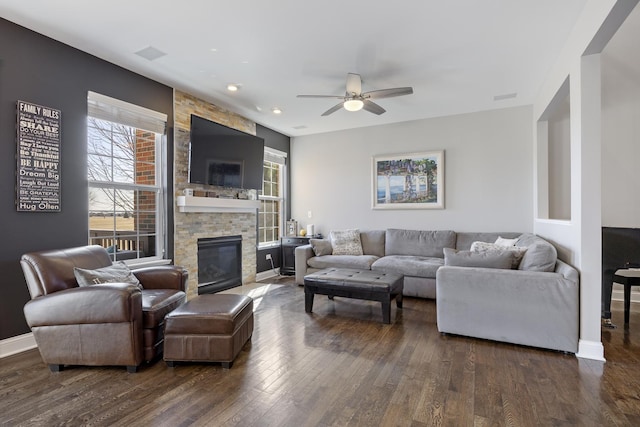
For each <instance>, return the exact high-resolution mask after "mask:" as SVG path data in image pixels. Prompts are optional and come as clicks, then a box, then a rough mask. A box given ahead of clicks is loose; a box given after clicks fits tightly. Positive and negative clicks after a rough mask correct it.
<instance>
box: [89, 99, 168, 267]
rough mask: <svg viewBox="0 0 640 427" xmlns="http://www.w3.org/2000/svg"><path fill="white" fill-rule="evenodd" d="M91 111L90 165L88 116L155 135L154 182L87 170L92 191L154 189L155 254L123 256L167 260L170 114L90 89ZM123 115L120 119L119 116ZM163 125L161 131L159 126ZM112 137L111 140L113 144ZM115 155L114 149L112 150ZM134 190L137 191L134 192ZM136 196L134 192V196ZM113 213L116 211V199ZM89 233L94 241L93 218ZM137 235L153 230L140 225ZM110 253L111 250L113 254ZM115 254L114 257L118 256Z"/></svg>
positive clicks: (137, 261)
mask: <svg viewBox="0 0 640 427" xmlns="http://www.w3.org/2000/svg"><path fill="white" fill-rule="evenodd" d="M87 98H88V106H89V108H88V114H87V168H88V167H89V154H90V152H89V149H90V146H89V128H90V127H91V124H90V121H89V118H95V119H98V120H102V121H106V122H110V123H115V124H117V125H124V126H129V127H131V128H133V129H135V130H136V131H138V130H141V131H144V132H150V133H153V134H154V135H155V142H154V149H155V150H154V154H155V158H154V168H155V171H154V172H155V174H154V182H155V184H153V185H150V184H139V183H135V182H133V183H126V182H119V181H102V180H91V179H89V176H88V171H87V189H88V190H89V191H90V190H91V189H92V188H96V189H107V190H125V191H133V192H135V191H140V192H153V193H155V230H154V232H153V233H155V234H154V235H155V254H156V255H153V256H145V257H140V258H133V259H126V260H122V261H124V262H125V263H126V264H129V265H135V264H147V263H153V262H156V261H160V260H164V259H165V257H166V254H167V237H168V236H167V217H168V212H167V209H168V197H167V173H166V165H167V159H166V156H167V135H166V120H167V116H166V114H163V113H158V112H155V111H152V110H148V109H146V108H143V107H139V106H136V105H133V104H129V103H126V102H124V101H120V100H117V99H114V98H109V97H106V96H104V95H100V94H96V93H94V92H89V94H88V97H87ZM120 118H121V119H120ZM161 129H162V132H159V130H161ZM112 141H113V139H111V140H110V142H111V144H113V142H112ZM111 157H112V158H114V156H113V151H112V152H111ZM136 164H137V162H136V159H135V158H134V165H136ZM134 194H135V193H134ZM134 197H135V196H134ZM89 203H90V201H89V200H88V203H87V216H89V215H90V213H91V210H90V205H89ZM113 205H114V213H115V202H114V203H113ZM139 213H140V212H139V211H136V219H137V220H139ZM87 225H88V227H87V228H88V230H87V235H88V241H89V242H90V244H91V242H92V239H95V237H92V236H91V227H90V218H89V223H88V224H87ZM131 234H132V235H135V236H136V240H139V238H140V234H150V232H145V233H140V229H139V225H138V224H136V227H135V229H134V230H132V232H131ZM112 237H113V238H114V239H117V237H118V233H117V229H116V227H115V223H114V226H113V230H112ZM110 255H111V254H110ZM115 259H116V258H115V255H114V260H115Z"/></svg>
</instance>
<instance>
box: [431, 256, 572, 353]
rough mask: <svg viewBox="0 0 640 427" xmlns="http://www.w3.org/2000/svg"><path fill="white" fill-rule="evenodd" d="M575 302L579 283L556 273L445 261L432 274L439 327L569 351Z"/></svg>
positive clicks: (442, 330)
mask: <svg viewBox="0 0 640 427" xmlns="http://www.w3.org/2000/svg"><path fill="white" fill-rule="evenodd" d="M571 268H572V267H571ZM579 304H580V295H579V283H578V282H575V281H572V280H568V279H566V278H565V277H564V276H563V275H562V274H560V273H555V272H539V271H523V270H500V269H488V268H471V267H450V266H444V267H441V268H440V269H438V272H437V273H436V307H437V321H438V330H439V331H440V332H447V333H453V334H459V335H466V336H473V337H478V338H485V339H492V340H496V341H505V342H511V343H514V344H524V345H530V346H535V347H542V348H550V349H554V350H561V351H568V352H572V353H575V352H576V351H577V345H578V335H579V317H580V310H579Z"/></svg>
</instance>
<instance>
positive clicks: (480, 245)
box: [471, 242, 527, 269]
mask: <svg viewBox="0 0 640 427" xmlns="http://www.w3.org/2000/svg"><path fill="white" fill-rule="evenodd" d="M504 251H510V252H513V264H512V265H511V268H512V269H517V268H518V266H519V265H520V261H522V257H524V253H525V252H526V251H527V248H523V247H520V246H500V245H497V244H495V243H487V242H473V243H472V244H471V252H481V253H492V252H493V253H501V252H504Z"/></svg>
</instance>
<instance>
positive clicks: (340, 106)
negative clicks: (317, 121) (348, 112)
mask: <svg viewBox="0 0 640 427" xmlns="http://www.w3.org/2000/svg"><path fill="white" fill-rule="evenodd" d="M342 104H343V103H342V102H341V103H339V104H336V105H334V106H333V107H331V108H329V109H328V110H327V111H325V112H324V113H322V115H323V116H328V115H329V114H333V113H335V112H336V111H338V110H339V109H341V108H342Z"/></svg>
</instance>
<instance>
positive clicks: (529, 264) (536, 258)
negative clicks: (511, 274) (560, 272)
mask: <svg viewBox="0 0 640 427" xmlns="http://www.w3.org/2000/svg"><path fill="white" fill-rule="evenodd" d="M516 245H517V246H521V247H526V248H527V252H526V253H525V254H524V257H523V258H522V262H520V266H519V267H518V268H519V269H520V270H528V271H554V270H555V268H556V260H557V259H558V252H557V251H556V248H555V247H554V246H553V245H552V244H551V243H549V242H547V241H546V240H544V239H543V238H541V237H538V236H536V235H535V234H530V233H526V234H523V235H522V236H520V238H519V239H518V243H516Z"/></svg>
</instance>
